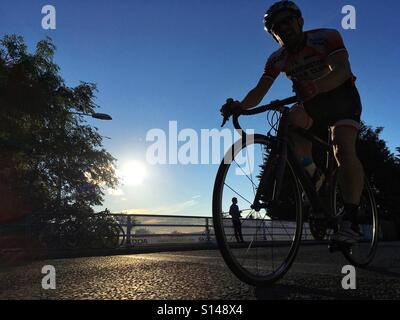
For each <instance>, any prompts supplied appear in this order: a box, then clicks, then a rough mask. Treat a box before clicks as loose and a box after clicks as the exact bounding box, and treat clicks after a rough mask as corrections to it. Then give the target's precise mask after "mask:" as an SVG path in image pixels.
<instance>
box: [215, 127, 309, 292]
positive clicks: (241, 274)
mask: <svg viewBox="0 0 400 320" xmlns="http://www.w3.org/2000/svg"><path fill="white" fill-rule="evenodd" d="M248 137H250V136H248ZM246 140H247V141H253V143H254V144H260V145H263V146H269V145H270V144H269V142H270V140H269V138H268V137H267V136H265V135H261V134H255V135H252V137H250V139H246ZM247 145H248V143H246V144H245V143H244V142H243V141H241V140H239V141H238V142H236V143H235V144H234V145H233V146H232V147H231V149H230V150H228V152H227V153H226V156H230V154H232V152H233V153H235V155H236V154H238V153H239V152H241V150H242V149H243V148H244V147H247ZM224 159H225V158H224ZM233 159H234V157H233ZM230 165H231V163H229V161H228V163H225V161H224V160H222V162H221V164H220V166H219V169H218V172H217V175H216V179H215V183H214V189H213V203H212V208H213V223H214V232H215V236H216V240H217V244H218V247H219V249H220V252H221V255H222V257H223V259H224V261H225V263H226V264H227V266H228V267H229V269H230V270H231V271H232V273H233V274H234V275H236V277H237V278H239V279H240V280H241V281H243V282H245V283H247V284H249V285H255V286H264V285H270V284H272V283H274V282H276V281H277V280H279V279H280V278H281V277H283V276H284V274H285V273H286V272H287V271H288V270H289V269H290V267H291V265H292V263H293V262H294V260H295V257H296V255H297V252H298V249H299V246H300V243H301V237H302V229H303V228H302V227H303V225H302V224H303V221H302V203H301V196H300V187H299V183H298V180H297V177H296V175H295V172H294V169H293V168H294V166H293V160H292V159H291V154H290V153H288V159H287V163H286V166H287V168H286V170H285V171H286V172H288V174H289V177H290V179H291V180H292V183H293V185H292V186H293V193H294V194H293V196H294V202H295V206H296V210H295V211H296V213H295V217H296V231H295V234H294V237H293V242H292V245H291V246H290V249H289V253H288V255H287V257H286V258H285V259H284V262H283V263H282V264H281V265H280V266H279V268H277V270H276V271H275V272H273V273H272V274H268V275H255V274H252V273H250V272H249V271H248V270H246V269H245V268H244V267H243V266H241V265H240V264H239V263H238V261H237V259H236V258H235V256H234V255H233V253H232V251H231V247H230V245H229V244H228V241H227V239H226V235H225V231H224V225H223V215H222V212H223V210H222V195H223V186H224V183H225V178H226V174H227V172H228V170H229V167H230Z"/></svg>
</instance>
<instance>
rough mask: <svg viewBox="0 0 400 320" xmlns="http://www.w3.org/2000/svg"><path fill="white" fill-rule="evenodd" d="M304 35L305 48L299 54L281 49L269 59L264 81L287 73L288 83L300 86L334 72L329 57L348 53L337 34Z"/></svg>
mask: <svg viewBox="0 0 400 320" xmlns="http://www.w3.org/2000/svg"><path fill="white" fill-rule="evenodd" d="M304 33H305V44H304V46H303V48H302V49H301V50H300V51H299V52H296V53H291V52H289V51H288V50H287V49H286V48H285V47H282V48H280V49H279V50H277V51H275V52H274V53H273V54H272V55H271V56H270V57H269V59H268V61H267V63H266V65H265V69H264V73H263V75H262V77H263V78H269V79H271V80H272V81H274V80H275V79H276V77H277V76H278V75H279V73H281V72H284V73H285V74H286V76H287V77H288V78H289V79H291V80H292V81H298V82H299V83H300V84H301V82H302V81H310V80H315V79H318V78H321V77H324V76H326V75H327V74H328V73H329V72H331V69H330V67H329V64H328V60H327V58H328V57H329V56H330V55H333V54H335V53H337V52H339V51H344V52H347V50H346V48H345V46H344V43H343V40H342V37H341V36H340V34H339V32H338V31H336V30H333V29H316V30H310V31H306V32H304ZM339 85H340V84H339Z"/></svg>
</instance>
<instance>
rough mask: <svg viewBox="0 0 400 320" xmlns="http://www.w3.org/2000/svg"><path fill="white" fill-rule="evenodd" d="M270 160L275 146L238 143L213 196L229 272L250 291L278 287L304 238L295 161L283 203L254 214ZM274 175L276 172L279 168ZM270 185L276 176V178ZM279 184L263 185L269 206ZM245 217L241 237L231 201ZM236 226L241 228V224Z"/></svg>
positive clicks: (257, 138) (254, 139) (256, 140)
mask: <svg viewBox="0 0 400 320" xmlns="http://www.w3.org/2000/svg"><path fill="white" fill-rule="evenodd" d="M269 159H271V140H270V139H269V138H268V137H266V136H264V135H258V134H256V135H252V136H247V139H246V143H244V142H243V141H242V140H239V141H238V142H236V144H235V145H234V146H232V148H231V149H230V150H229V151H228V152H227V154H226V155H225V158H224V160H223V161H222V163H221V164H220V166H219V169H218V173H217V177H216V180H215V184H214V191H213V222H214V232H215V236H216V239H217V242H218V246H219V249H220V251H221V254H222V257H223V258H224V260H225V262H226V264H227V265H228V267H229V268H230V270H231V271H232V272H233V273H234V274H235V275H236V276H237V277H238V278H239V279H240V280H242V281H243V282H246V283H248V284H250V285H267V284H271V283H273V282H275V281H277V280H278V279H279V278H281V277H282V276H283V275H284V274H285V273H286V272H287V271H288V270H289V268H290V266H291V264H292V263H293V261H294V258H295V257H296V254H297V251H298V247H299V245H300V241H301V234H302V212H301V210H302V209H301V197H300V191H299V185H298V182H297V179H296V176H295V174H294V171H293V166H292V165H291V163H292V162H291V161H290V159H289V160H288V161H287V162H286V164H285V170H284V177H283V179H281V180H282V182H281V183H282V187H281V191H280V192H279V199H274V202H275V203H276V205H275V206H273V207H268V206H264V208H262V209H260V210H258V211H256V210H254V209H251V206H252V204H253V202H254V199H255V196H256V193H257V190H258V188H259V184H260V176H261V174H262V172H263V170H264V168H265V166H266V163H267V162H268V160H269ZM270 172H272V173H273V172H275V170H274V168H273V169H272V170H270ZM270 176H271V180H274V178H272V177H273V176H274V175H273V174H271V175H270ZM275 187H276V182H274V181H266V183H264V184H263V190H264V189H268V190H264V192H263V194H264V197H265V198H264V201H266V202H267V201H268V199H266V198H267V197H269V195H271V194H273V192H274V190H273V189H274V188H275ZM233 197H236V198H237V199H238V205H239V208H240V210H241V211H242V215H243V217H242V219H241V233H242V238H243V240H244V241H243V242H242V241H241V237H240V230H239V232H238V230H237V227H235V226H234V224H235V222H234V221H233V219H232V218H231V217H230V216H229V209H230V205H231V204H232V198H233ZM236 226H237V223H236Z"/></svg>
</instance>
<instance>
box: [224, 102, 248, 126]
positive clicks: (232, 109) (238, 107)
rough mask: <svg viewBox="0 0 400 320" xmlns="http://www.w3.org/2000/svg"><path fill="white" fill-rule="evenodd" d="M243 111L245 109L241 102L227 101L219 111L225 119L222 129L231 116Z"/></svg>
mask: <svg viewBox="0 0 400 320" xmlns="http://www.w3.org/2000/svg"><path fill="white" fill-rule="evenodd" d="M242 110H243V107H242V104H241V103H240V102H239V101H237V100H233V99H232V98H229V99H227V100H226V103H225V104H224V105H223V106H222V107H221V109H220V110H219V111H220V112H221V116H222V117H223V118H224V122H223V124H222V127H223V126H224V124H225V122H226V121H227V120H228V119H229V118H230V116H231V115H233V114H235V113H240V112H241V111H242Z"/></svg>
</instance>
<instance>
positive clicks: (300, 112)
mask: <svg viewBox="0 0 400 320" xmlns="http://www.w3.org/2000/svg"><path fill="white" fill-rule="evenodd" d="M289 121H290V125H291V127H292V128H303V129H306V130H308V129H310V128H311V126H312V124H313V120H312V119H311V117H310V116H309V115H308V114H307V112H306V111H305V110H304V107H303V105H301V104H297V105H296V106H294V107H293V108H291V109H290V112H289Z"/></svg>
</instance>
